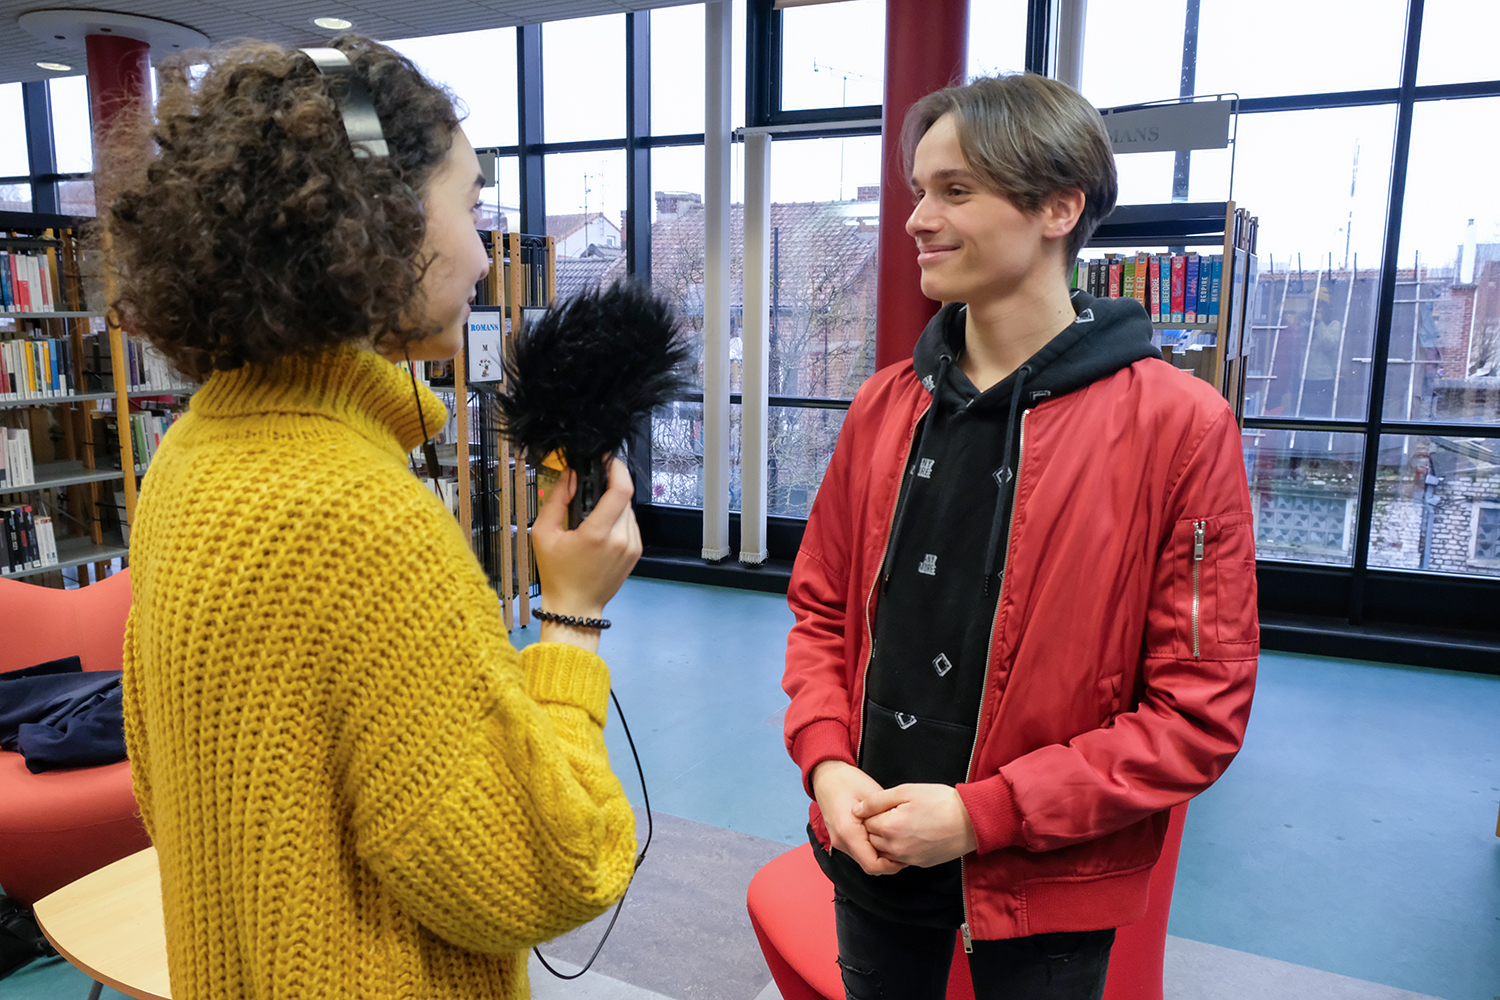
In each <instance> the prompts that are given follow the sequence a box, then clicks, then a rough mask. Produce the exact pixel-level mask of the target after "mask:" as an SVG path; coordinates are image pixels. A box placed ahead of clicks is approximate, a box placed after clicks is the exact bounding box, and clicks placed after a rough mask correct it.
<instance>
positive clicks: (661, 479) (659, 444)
mask: <svg viewBox="0 0 1500 1000" xmlns="http://www.w3.org/2000/svg"><path fill="white" fill-rule="evenodd" d="M737 439H738V436H737V435H731V440H737ZM651 502H652V503H661V504H671V505H673V506H676V507H702V506H703V404H702V403H668V404H667V405H666V406H663V407H660V408H659V409H657V411H656V412H655V413H653V414H652V415H651Z"/></svg>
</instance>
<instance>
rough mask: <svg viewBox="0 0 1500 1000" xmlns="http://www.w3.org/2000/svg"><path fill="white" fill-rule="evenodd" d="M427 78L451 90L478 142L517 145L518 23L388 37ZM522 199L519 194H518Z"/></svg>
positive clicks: (472, 138)
mask: <svg viewBox="0 0 1500 1000" xmlns="http://www.w3.org/2000/svg"><path fill="white" fill-rule="evenodd" d="M385 44H387V45H389V46H390V47H391V48H393V49H395V50H396V51H397V52H400V53H401V54H402V55H404V56H406V57H407V58H408V59H410V60H411V61H412V62H414V63H416V64H417V68H418V69H420V70H421V71H422V72H423V73H424V74H425V75H426V76H427V78H428V79H429V80H431V81H432V82H433V83H437V84H441V85H442V86H445V87H447V88H448V89H449V90H451V91H453V94H454V96H456V97H457V98H458V99H459V102H460V105H459V107H460V113H464V112H467V115H468V117H466V118H465V119H464V134H465V135H467V136H468V137H469V141H470V142H471V143H473V144H474V145H475V146H514V145H515V144H516V142H517V133H516V29H515V28H489V29H486V30H484V31H464V32H459V33H457V34H452V35H431V36H428V37H425V38H404V39H401V40H399V41H394V42H386V43H385ZM518 200H519V199H518Z"/></svg>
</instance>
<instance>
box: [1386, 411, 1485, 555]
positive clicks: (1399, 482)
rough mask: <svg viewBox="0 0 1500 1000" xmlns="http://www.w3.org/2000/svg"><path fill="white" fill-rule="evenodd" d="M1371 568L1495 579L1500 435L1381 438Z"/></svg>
mask: <svg viewBox="0 0 1500 1000" xmlns="http://www.w3.org/2000/svg"><path fill="white" fill-rule="evenodd" d="M1370 565H1371V566H1379V567H1385V568H1389V569H1413V570H1429V571H1431V572H1435V573H1452V574H1457V575H1462V576H1500V440H1497V439H1495V438H1460V437H1444V436H1440V435H1387V436H1385V437H1382V438H1381V439H1380V468H1379V469H1378V470H1377V471H1376V475H1375V523H1374V527H1373V528H1372V530H1371V532H1370Z"/></svg>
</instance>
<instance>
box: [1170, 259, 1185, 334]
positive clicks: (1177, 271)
mask: <svg viewBox="0 0 1500 1000" xmlns="http://www.w3.org/2000/svg"><path fill="white" fill-rule="evenodd" d="M1186 265H1187V261H1186V260H1184V259H1183V258H1182V257H1180V256H1177V255H1175V254H1174V255H1173V257H1172V298H1171V300H1170V301H1171V303H1172V320H1171V321H1172V322H1173V323H1181V322H1182V321H1183V320H1182V315H1183V281H1184V279H1185V278H1186V276H1187V271H1186Z"/></svg>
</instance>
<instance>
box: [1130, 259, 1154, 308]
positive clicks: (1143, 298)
mask: <svg viewBox="0 0 1500 1000" xmlns="http://www.w3.org/2000/svg"><path fill="white" fill-rule="evenodd" d="M1150 279H1151V256H1150V255H1149V254H1144V253H1138V254H1136V255H1135V295H1134V298H1135V300H1136V301H1137V302H1139V303H1140V304H1141V308H1142V309H1145V308H1147V306H1148V303H1149V302H1150V292H1149V285H1150Z"/></svg>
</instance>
